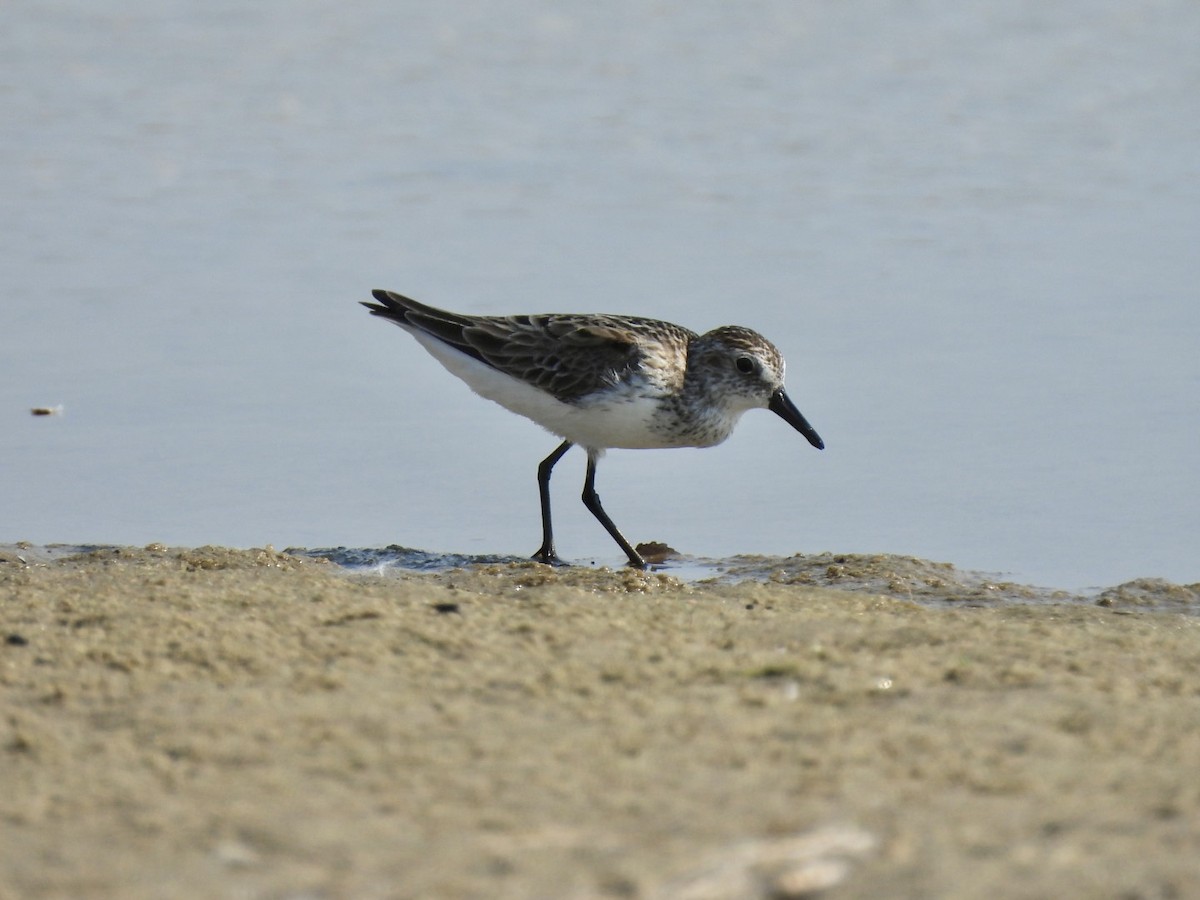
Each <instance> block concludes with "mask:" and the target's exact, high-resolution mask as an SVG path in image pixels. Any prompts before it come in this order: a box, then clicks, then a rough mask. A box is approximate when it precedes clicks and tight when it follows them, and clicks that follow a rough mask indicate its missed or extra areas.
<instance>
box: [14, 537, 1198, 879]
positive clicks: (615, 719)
mask: <svg viewBox="0 0 1200 900" xmlns="http://www.w3.org/2000/svg"><path fill="white" fill-rule="evenodd" d="M839 560H840V561H839ZM747 565H750V563H747ZM753 565H754V566H757V568H758V570H759V571H760V574H762V575H763V576H764V581H763V582H762V583H758V582H754V583H751V582H745V581H743V582H740V583H707V584H704V583H701V584H697V583H684V582H682V581H679V580H677V579H675V578H673V577H671V576H670V575H669V574H664V573H649V574H643V573H637V572H631V571H618V572H610V571H607V570H600V571H597V570H591V569H582V568H581V569H570V570H550V569H548V568H546V567H544V566H538V565H534V564H496V565H491V566H478V567H474V568H472V569H467V570H458V571H452V572H444V573H440V574H434V575H418V574H413V573H397V572H394V571H389V572H386V573H358V574H348V573H347V572H346V571H345V570H344V569H341V568H339V567H337V566H335V565H332V564H330V563H328V562H325V561H322V560H314V559H307V558H300V557H296V556H292V555H288V554H284V553H276V552H274V551H271V550H257V551H256V550H251V551H232V550H223V549H219V548H198V549H192V550H177V549H170V550H168V549H166V548H161V547H151V548H147V549H108V550H99V551H96V552H93V553H89V554H81V555H76V556H67V557H65V558H61V559H55V558H51V557H50V556H47V555H45V554H40V553H39V552H38V551H37V550H36V548H21V547H9V548H6V549H5V550H4V551H3V552H0V898H4V900H8V898H47V897H64V898H65V897H89V898H118V897H119V898H151V897H154V898H171V897H179V898H184V897H186V898H192V897H205V898H206V897H214V898H216V897H235V896H236V897H249V898H258V897H263V898H297V900H298V898H326V897H328V898H341V897H347V898H372V897H379V898H385V897H414V898H416V897H446V898H459V897H462V898H492V897H513V898H517V897H521V898H524V897H548V898H563V897H579V898H584V897H635V898H718V897H720V898H743V897H748V898H753V897H801V896H817V895H818V894H819V895H821V896H828V897H956V898H973V897H978V898H985V897H986V898H995V897H1029V898H1034V897H1039V898H1041V897H1051V896H1053V897H1089V898H1091V897H1113V898H1118V897H1120V898H1132V897H1145V898H1154V897H1187V896H1200V616H1197V615H1196V613H1197V611H1198V610H1200V602H1198V598H1200V586H1195V585H1193V586H1191V587H1184V586H1177V585H1164V584H1162V583H1158V582H1145V583H1136V584H1133V585H1127V586H1123V587H1122V588H1121V589H1119V590H1118V589H1114V590H1113V591H1110V592H1106V593H1105V594H1104V595H1101V596H1100V597H1099V598H1090V599H1087V600H1082V599H1079V598H1074V597H1070V596H1067V595H1061V594H1053V593H1051V592H1036V591H1033V592H1030V594H1029V596H1028V597H1022V595H1021V593H1020V590H1019V589H1017V588H1016V587H1015V586H1003V585H1000V586H997V585H988V584H987V583H984V582H980V581H979V580H978V579H976V580H971V579H967V578H964V577H960V576H959V574H958V573H956V572H955V571H954V570H953V569H951V568H949V567H946V566H938V565H937V564H932V563H925V562H923V561H919V560H904V559H902V558H895V557H869V558H862V557H837V558H828V559H827V558H808V559H807V560H805V559H800V558H797V559H796V560H778V561H755V562H754V563H753ZM839 567H840V568H839ZM831 585H832V586H831ZM997 595H999V596H1001V600H1002V602H988V600H989V598H991V597H995V596H997ZM1148 598H1149V599H1148ZM1097 601H1098V602H1097Z"/></svg>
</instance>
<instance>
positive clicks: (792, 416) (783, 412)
mask: <svg viewBox="0 0 1200 900" xmlns="http://www.w3.org/2000/svg"><path fill="white" fill-rule="evenodd" d="M767 409H769V410H770V411H771V412H773V413H775V415H777V416H779V418H781V419H783V421H785V422H787V423H788V424H789V425H791V426H792V427H793V428H795V429H796V430H797V431H798V432H800V433H801V434H802V435H804V436H805V437H806V438H808V442H809V443H810V444H812V445H813V446H814V447H816V448H817V449H818V450H824V449H825V442H824V441H823V440H821V436H820V435H819V434H817V433H816V432H815V431H814V430H813V427H812V426H811V425H809V424H808V419H806V418H804V416H803V415H801V413H800V410H798V409H796V404H794V403H793V402H792V401H791V400H790V399H789V398H788V395H787V394H785V393H784V392H783V388H780V389H779V390H777V391H776V392H775V393H773V394H772V395H771V402H770V403H768V404H767Z"/></svg>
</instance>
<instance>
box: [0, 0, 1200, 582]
mask: <svg viewBox="0 0 1200 900" xmlns="http://www.w3.org/2000/svg"><path fill="white" fill-rule="evenodd" d="M1198 46H1200V5H1198V4H1196V3H1194V2H1191V0H1158V2H1149V0H1132V2H1131V0H1119V2H1118V0H1098V2H1082V0H1050V2H1047V0H1025V2H1012V3H961V2H955V0H927V2H882V0H880V2H842V0H814V2H792V0H788V2H783V0H780V2H767V0H763V2H745V3H736V4H735V3H726V2H712V0H701V2H689V3H677V2H616V3H607V4H596V3H582V2H574V0H567V2H563V0H556V2H538V0H517V2H512V3H506V4H492V3H483V2H468V3H440V2H439V3H432V2H428V3H396V2H369V0H368V2H355V3H352V4H346V3H342V2H324V0H287V2H283V0H266V2H259V3H254V4H246V3H243V2H237V3H233V2H224V0H217V2H209V3H204V4H200V3H187V2H179V0H154V2H150V0H123V2H121V3H101V2H73V0H60V2H47V3H38V4H4V5H3V6H2V7H0V198H2V200H3V207H4V213H3V216H0V298H2V301H3V321H2V322H0V423H2V424H0V542H12V541H18V540H29V541H33V542H35V543H47V542H59V541H61V542H88V541H97V542H106V543H133V544H140V543H145V542H149V541H162V542H165V543H169V544H188V545H195V544H201V543H220V544H228V545H233V546H252V545H262V544H266V543H273V544H275V545H276V546H280V547H282V546H288V545H296V546H334V545H345V546H351V547H367V546H377V545H381V544H387V543H392V542H395V543H400V544H404V545H408V546H413V547H421V548H426V549H430V550H446V551H456V552H463V553H524V554H527V553H531V552H532V551H533V550H534V548H535V547H536V546H537V543H538V540H539V525H538V508H537V495H536V490H535V484H534V475H535V468H536V465H537V462H538V461H539V460H540V459H541V458H542V457H543V456H544V455H545V454H546V453H548V452H549V451H550V450H551V449H552V448H553V446H554V445H555V442H556V441H555V439H554V438H553V437H551V436H550V435H548V434H546V433H544V432H542V431H541V430H540V429H538V428H537V427H536V426H535V425H533V424H531V423H529V422H527V421H525V420H523V419H520V418H518V417H515V416H513V415H511V414H510V413H507V412H506V411H504V410H503V409H501V408H499V407H497V406H495V405H493V404H490V403H488V402H486V401H484V400H481V399H479V398H476V397H475V396H473V395H472V394H471V393H470V392H469V391H468V390H467V389H466V388H465V387H464V386H463V385H462V384H461V383H459V382H457V381H456V380H455V379H454V378H453V376H451V375H449V374H447V373H446V372H444V371H443V370H442V369H441V368H440V366H438V365H437V363H436V362H435V361H434V360H432V359H431V358H430V357H428V356H427V355H426V354H425V352H424V351H423V350H422V349H421V348H420V347H419V346H418V345H417V344H416V343H415V342H414V341H412V340H411V339H410V338H409V337H408V336H407V335H405V334H403V333H402V332H401V331H400V330H398V329H396V328H394V327H390V326H387V325H385V324H384V323H380V322H377V321H373V320H371V319H370V318H369V317H368V316H367V314H366V313H365V311H364V310H362V308H361V307H359V306H357V305H356V301H358V300H361V299H366V298H367V297H368V295H369V291H370V289H371V288H373V287H387V288H391V289H394V290H399V291H402V292H404V293H408V294H410V295H412V296H415V297H417V298H419V299H422V300H425V301H427V302H429V303H433V304H435V305H442V306H446V307H449V308H452V309H459V310H463V311H470V312H475V313H514V312H542V311H576V312H585V311H607V312H626V313H635V314H640V315H648V316H654V317H659V318H665V319H669V320H673V321H677V322H680V323H681V324H685V325H688V326H689V327H692V328H694V329H697V330H706V329H708V328H710V327H713V326H716V325H721V324H726V323H738V324H744V325H748V326H751V327H754V328H757V329H759V330H760V331H762V332H763V333H765V334H766V335H768V336H769V337H770V338H771V339H772V340H773V341H774V342H775V343H776V344H777V345H778V346H779V347H780V348H781V350H782V351H783V352H784V353H785V355H786V356H787V358H788V387H789V393H790V394H791V395H792V397H793V399H794V400H795V401H796V403H797V405H798V406H799V407H800V409H801V410H803V411H804V413H805V414H806V415H807V416H808V418H809V419H810V421H812V423H813V424H814V426H815V427H816V428H817V429H818V430H819V431H820V433H821V434H822V436H823V437H824V438H825V440H826V442H827V444H828V449H827V450H825V451H824V452H823V453H818V452H816V451H815V450H813V449H812V448H810V447H809V446H808V445H807V443H806V442H804V440H803V439H802V438H801V437H800V436H799V435H797V434H796V433H795V432H793V431H791V430H790V429H789V428H788V427H787V426H786V425H785V424H784V423H782V422H781V421H779V420H778V419H776V418H775V417H774V416H771V415H769V414H768V413H765V412H763V413H756V412H751V413H749V414H747V416H746V417H745V418H744V419H743V421H742V424H741V426H740V427H739V430H738V431H737V432H736V433H735V434H734V436H733V438H732V439H731V440H729V441H728V442H727V443H726V444H724V445H722V446H720V447H718V448H715V449H711V450H705V451H695V450H675V451H655V452H644V451H643V452H628V451H613V452H611V453H609V454H608V456H607V457H606V458H605V460H604V461H603V463H602V464H601V468H600V476H599V483H598V486H599V489H600V492H601V494H602V496H603V498H604V502H605V506H606V507H607V509H608V510H609V512H610V513H611V514H612V516H613V518H614V519H615V520H616V521H617V523H618V525H620V526H621V527H622V528H623V529H624V530H625V532H626V533H627V535H628V536H629V537H630V538H631V539H633V540H634V541H639V540H649V539H657V540H664V541H667V542H668V543H670V544H672V545H673V546H675V547H677V548H679V549H680V550H683V551H685V552H687V553H691V554H696V555H703V556H711V557H722V556H727V555H731V554H734V553H768V554H791V553H796V552H810V551H811V552H816V551H825V550H829V551H836V552H892V553H905V554H914V555H920V556H924V557H930V558H934V559H942V560H949V561H952V562H954V563H956V564H957V565H959V566H963V567H967V568H973V569H982V570H986V571H993V572H1000V573H1005V574H1006V575H1007V576H1008V577H1012V578H1014V579H1017V580H1026V581H1030V582H1034V583H1038V584H1043V585H1053V586H1059V587H1065V588H1082V587H1088V586H1097V585H1106V584H1114V583H1117V582H1119V581H1123V580H1127V579H1130V578H1133V577H1136V576H1162V577H1165V578H1168V579H1171V580H1175V581H1181V582H1188V581H1197V580H1200V559H1198V552H1197V548H1200V496H1198V495H1200V490H1198V486H1200V465H1198V461H1200V460H1198V456H1200V453H1198V449H1200V289H1198V285H1200V53H1198V52H1197V47H1198ZM60 403H61V404H63V406H64V414H63V415H61V416H52V417H45V418H40V417H38V418H35V417H33V416H31V415H30V414H29V409H30V407H33V406H42V405H56V404H60ZM582 478H583V458H582V455H581V454H579V453H578V451H576V452H574V453H572V454H571V455H569V456H567V457H566V458H565V459H564V460H563V462H562V463H561V464H560V465H559V468H558V470H557V471H556V480H555V500H556V511H557V522H556V524H557V531H558V535H559V543H560V551H561V552H562V553H563V555H564V556H566V557H568V558H573V559H578V560H582V561H590V560H596V561H599V562H606V563H614V564H616V563H619V562H621V554H620V553H619V551H618V550H617V548H616V547H615V545H613V544H612V543H611V542H610V540H609V538H608V537H607V535H605V534H604V532H603V531H602V530H601V529H600V527H599V525H598V524H597V523H596V522H595V521H594V520H593V519H592V518H591V517H590V515H588V513H587V512H586V510H584V509H583V507H582V506H581V505H580V504H579V502H578V492H579V489H580V486H581V483H582Z"/></svg>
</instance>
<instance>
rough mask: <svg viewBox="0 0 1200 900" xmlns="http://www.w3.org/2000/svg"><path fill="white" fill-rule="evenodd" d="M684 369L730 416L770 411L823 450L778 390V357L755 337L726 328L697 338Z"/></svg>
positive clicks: (780, 377)
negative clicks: (763, 410)
mask: <svg viewBox="0 0 1200 900" xmlns="http://www.w3.org/2000/svg"><path fill="white" fill-rule="evenodd" d="M688 369H689V370H691V371H692V372H694V373H695V375H696V376H697V377H699V378H701V379H703V381H704V388H705V392H706V393H707V394H708V395H709V397H710V398H711V400H712V401H713V402H715V403H718V404H720V405H722V406H723V407H724V408H725V409H726V410H728V411H729V412H730V413H732V414H733V415H735V416H736V415H740V414H741V413H743V412H745V411H746V410H748V409H755V408H760V409H769V410H771V412H773V413H775V414H776V415H777V416H779V417H780V418H781V419H783V420H784V421H785V422H787V423H788V424H789V425H791V426H792V427H793V428H795V429H796V430H797V431H799V432H800V433H801V434H802V435H804V436H805V437H806V438H807V439H808V442H809V443H810V444H812V445H813V446H814V447H816V448H817V449H818V450H823V449H825V442H824V441H822V440H821V437H820V435H818V434H817V432H816V431H815V430H814V429H813V427H812V426H811V425H809V424H808V420H807V419H805V418H804V416H803V415H802V414H801V413H800V410H798V409H796V405H795V404H794V403H792V401H791V398H789V397H788V395H787V393H786V392H785V391H784V389H783V370H784V363H783V354H781V353H780V352H779V350H778V349H776V347H775V345H774V344H772V343H771V342H770V341H768V340H767V339H766V338H765V337H763V336H762V335H761V334H759V333H758V332H757V331H751V330H750V329H749V328H742V327H740V326H737V325H726V326H724V327H722V328H714V329H713V330H712V331H710V332H708V333H707V334H703V335H701V336H700V337H699V338H697V339H696V341H695V342H694V344H693V346H692V348H691V352H690V353H689V361H688Z"/></svg>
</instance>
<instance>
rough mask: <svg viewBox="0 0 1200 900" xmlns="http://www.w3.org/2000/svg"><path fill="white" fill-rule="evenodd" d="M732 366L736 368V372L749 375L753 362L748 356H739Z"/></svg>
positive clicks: (752, 369)
mask: <svg viewBox="0 0 1200 900" xmlns="http://www.w3.org/2000/svg"><path fill="white" fill-rule="evenodd" d="M734 365H735V366H737V370H738V371H739V372H741V373H742V374H743V375H749V374H750V373H751V372H753V371H754V360H752V359H751V358H750V357H748V356H739V357H738V358H737V360H736V361H735V362H734Z"/></svg>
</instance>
